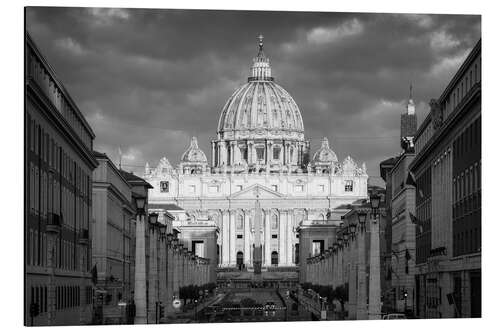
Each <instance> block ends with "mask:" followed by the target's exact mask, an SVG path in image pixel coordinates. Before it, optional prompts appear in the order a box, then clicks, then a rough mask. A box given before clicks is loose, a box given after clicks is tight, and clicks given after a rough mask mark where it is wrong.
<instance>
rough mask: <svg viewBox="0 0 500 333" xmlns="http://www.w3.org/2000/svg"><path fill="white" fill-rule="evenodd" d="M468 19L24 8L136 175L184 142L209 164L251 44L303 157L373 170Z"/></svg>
mask: <svg viewBox="0 0 500 333" xmlns="http://www.w3.org/2000/svg"><path fill="white" fill-rule="evenodd" d="M480 22H481V19H480V17H479V16H472V15H414V14H411V15H410V14H409V15H405V14H355V13H305V12H257V11H253V12H248V11H246V12H245V11H193V10H165V9H147V10H140V9H133V10H125V9H95V8H94V9H91V8H49V7H45V8H28V9H27V10H26V25H27V30H28V31H29V32H30V34H31V35H32V37H33V38H34V40H35V42H36V43H37V45H38V46H39V48H40V49H41V50H42V52H43V53H44V55H45V56H46V58H47V60H48V61H49V62H50V63H51V65H52V66H53V67H54V69H55V70H56V72H57V74H58V76H59V77H60V78H61V80H62V81H63V82H64V84H65V86H66V87H67V88H68V90H69V92H70V93H71V95H72V97H73V98H74V100H75V101H76V103H77V104H78V105H79V107H80V109H81V111H82V112H83V113H84V115H85V116H86V118H87V120H88V121H89V123H90V124H91V126H92V127H93V129H94V131H95V133H96V136H97V137H96V140H95V149H96V150H99V151H102V152H105V153H107V154H108V155H109V156H110V157H111V158H112V159H114V160H115V161H117V160H118V147H119V146H120V147H121V150H122V152H123V155H124V156H123V161H122V163H123V165H124V168H125V169H130V170H133V171H135V172H136V173H140V172H142V169H139V168H135V167H134V166H143V165H144V163H145V162H146V161H149V163H150V164H151V165H152V166H153V165H156V164H157V163H158V161H159V159H160V158H161V157H162V156H166V157H167V158H168V159H169V160H170V162H171V163H172V164H174V165H177V163H178V162H179V159H180V156H181V154H182V152H183V151H184V150H185V149H186V148H187V146H188V145H189V138H190V137H191V136H193V135H195V136H197V137H198V141H199V143H200V146H201V148H202V149H203V150H204V151H205V153H206V154H207V157H208V158H210V148H209V147H210V144H209V140H210V138H213V137H215V135H216V133H215V131H216V127H217V122H218V119H219V113H220V111H221V109H222V107H223V105H224V103H225V102H226V100H227V99H228V98H229V97H230V95H231V94H232V92H233V91H234V90H235V89H236V88H238V87H239V86H240V85H242V84H244V83H245V82H246V78H247V76H249V68H250V65H251V61H252V58H253V57H254V56H255V55H256V53H257V42H256V36H257V35H258V34H263V35H264V50H265V52H266V54H267V55H268V56H269V57H270V59H271V66H272V70H273V76H274V77H275V78H276V81H277V83H279V84H280V85H281V86H283V87H284V88H285V89H286V90H287V91H288V92H289V93H290V94H291V95H292V97H293V98H294V99H295V101H296V102H297V104H298V105H299V108H300V110H301V112H302V118H303V120H304V126H305V135H306V137H308V138H309V139H310V140H311V144H312V147H313V152H314V150H315V149H316V148H317V147H318V146H319V144H320V140H321V138H322V137H323V136H327V137H328V138H329V139H330V146H331V147H332V148H333V149H334V151H335V152H336V153H337V155H338V156H339V158H340V159H343V158H345V157H346V156H347V155H351V156H352V157H353V158H354V159H355V160H356V161H357V162H358V163H361V162H363V161H365V162H366V163H367V166H368V173H369V174H370V176H378V175H379V171H378V163H379V162H380V161H381V160H383V159H385V158H388V157H390V156H393V155H394V154H396V153H398V152H399V150H400V149H399V138H398V136H399V121H400V118H399V115H400V113H401V112H402V111H403V110H404V107H405V103H406V99H407V98H408V91H409V85H410V82H411V83H412V84H413V97H414V100H415V103H416V105H417V115H418V117H419V122H420V121H422V120H423V118H424V117H425V115H426V114H427V112H428V106H427V102H428V101H429V100H430V98H433V97H439V94H440V93H441V92H442V90H443V89H444V88H445V86H446V84H447V83H448V82H449V80H450V79H451V77H452V75H453V74H454V73H455V72H456V70H457V69H458V67H459V65H460V64H461V62H462V61H463V60H464V59H465V57H466V55H467V53H468V51H470V50H471V48H472V47H473V46H474V44H475V43H476V42H477V40H478V39H479V38H480V35H481V26H480Z"/></svg>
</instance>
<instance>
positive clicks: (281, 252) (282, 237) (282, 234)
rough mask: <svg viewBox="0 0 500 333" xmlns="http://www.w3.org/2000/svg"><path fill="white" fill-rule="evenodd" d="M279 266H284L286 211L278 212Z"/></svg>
mask: <svg viewBox="0 0 500 333" xmlns="http://www.w3.org/2000/svg"><path fill="white" fill-rule="evenodd" d="M279 231H280V234H279V249H280V250H279V266H286V243H285V240H286V211H285V210H282V209H280V210H279Z"/></svg>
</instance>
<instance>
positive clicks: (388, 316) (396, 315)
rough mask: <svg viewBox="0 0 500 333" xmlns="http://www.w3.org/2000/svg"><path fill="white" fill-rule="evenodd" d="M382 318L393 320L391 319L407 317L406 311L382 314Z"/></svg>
mask: <svg viewBox="0 0 500 333" xmlns="http://www.w3.org/2000/svg"><path fill="white" fill-rule="evenodd" d="M382 319H385V320H391V319H407V317H406V315H405V314H404V313H388V314H385V315H383V316H382Z"/></svg>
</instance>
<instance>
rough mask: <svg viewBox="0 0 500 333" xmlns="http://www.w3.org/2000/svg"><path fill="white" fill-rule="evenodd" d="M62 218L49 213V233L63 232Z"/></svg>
mask: <svg viewBox="0 0 500 333" xmlns="http://www.w3.org/2000/svg"><path fill="white" fill-rule="evenodd" d="M61 225H62V216H61V215H58V214H54V213H49V214H48V216H47V226H46V228H47V233H49V234H50V233H52V234H58V233H60V232H61Z"/></svg>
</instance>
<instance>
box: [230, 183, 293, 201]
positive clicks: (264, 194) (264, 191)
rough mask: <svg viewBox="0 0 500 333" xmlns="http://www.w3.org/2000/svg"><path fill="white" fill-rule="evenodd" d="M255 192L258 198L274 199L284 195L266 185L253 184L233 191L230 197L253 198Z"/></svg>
mask: <svg viewBox="0 0 500 333" xmlns="http://www.w3.org/2000/svg"><path fill="white" fill-rule="evenodd" d="M256 192H258V193H259V199H275V198H282V197H283V196H284V195H283V194H281V193H279V192H276V191H273V190H271V189H270V188H268V187H265V186H262V185H260V184H254V185H252V186H250V187H247V188H246V189H244V190H241V191H238V192H236V193H233V194H232V195H231V196H230V198H231V199H255V198H256Z"/></svg>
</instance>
